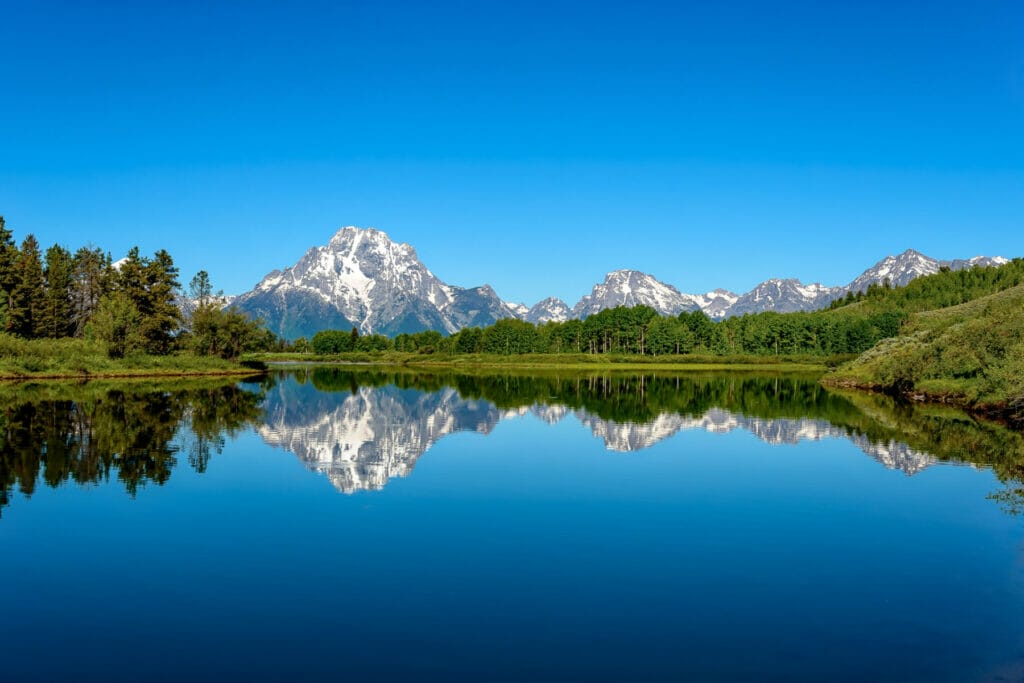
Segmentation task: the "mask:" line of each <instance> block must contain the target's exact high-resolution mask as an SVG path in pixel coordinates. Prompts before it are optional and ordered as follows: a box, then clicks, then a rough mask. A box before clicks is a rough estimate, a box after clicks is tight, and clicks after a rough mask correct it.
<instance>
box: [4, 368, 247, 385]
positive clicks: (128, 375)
mask: <svg viewBox="0 0 1024 683" xmlns="http://www.w3.org/2000/svg"><path fill="white" fill-rule="evenodd" d="M266 372H267V371H266V370H259V369H252V368H239V369H237V370H195V371H190V370H170V369H168V370H165V371H160V370H139V371H130V370H117V371H111V372H78V373H48V372H40V373H24V374H10V373H0V382H3V383H5V384H17V383H18V382H35V381H40V380H47V381H50V380H52V381H63V382H66V381H91V380H101V379H160V378H164V379H174V378H179V377H253V376H260V375H264V374H266Z"/></svg>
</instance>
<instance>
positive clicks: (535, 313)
mask: <svg viewBox="0 0 1024 683" xmlns="http://www.w3.org/2000/svg"><path fill="white" fill-rule="evenodd" d="M520 317H521V319H522V320H525V321H526V322H528V323H533V324H534V325H540V324H543V323H546V322H551V321H554V322H556V323H560V322H565V321H566V320H568V319H569V318H570V317H572V310H570V308H569V306H568V304H566V303H565V302H564V301H562V300H561V299H558V298H556V297H553V296H551V297H548V298H547V299H544V300H543V301H538V302H537V303H535V304H534V305H533V307H531V308H530V309H529V310H528V311H526V313H525V314H524V315H522V316H520Z"/></svg>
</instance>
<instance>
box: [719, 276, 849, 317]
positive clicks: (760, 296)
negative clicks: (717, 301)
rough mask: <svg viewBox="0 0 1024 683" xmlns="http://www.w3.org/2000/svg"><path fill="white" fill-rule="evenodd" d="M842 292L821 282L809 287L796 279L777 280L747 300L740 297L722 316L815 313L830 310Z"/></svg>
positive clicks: (750, 295) (749, 294) (764, 286)
mask: <svg viewBox="0 0 1024 683" xmlns="http://www.w3.org/2000/svg"><path fill="white" fill-rule="evenodd" d="M841 290H842V288H839V287H826V286H824V285H822V284H819V283H817V282H815V283H813V284H809V285H805V284H803V283H801V282H800V281H799V280H795V279H787V280H778V279H774V278H773V279H771V280H765V281H764V282H762V283H761V284H759V285H758V286H757V287H754V288H753V289H752V290H750V291H749V292H747V293H746V294H744V295H743V296H741V297H738V298H737V299H736V301H735V302H734V303H733V305H732V306H730V307H729V308H727V309H726V310H725V312H724V313H723V314H722V315H723V316H733V315H743V314H744V313H761V312H763V311H777V312H779V313H790V312H792V311H813V310H816V309H819V308H823V307H825V306H828V304H829V303H830V302H831V301H832V300H833V299H835V298H836V297H837V296H838V295H839V292H840V291H841Z"/></svg>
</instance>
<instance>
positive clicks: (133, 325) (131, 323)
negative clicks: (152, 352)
mask: <svg viewBox="0 0 1024 683" xmlns="http://www.w3.org/2000/svg"><path fill="white" fill-rule="evenodd" d="M141 319H142V315H141V314H140V313H139V309H138V308H136V306H135V302H133V301H132V300H131V298H130V297H129V296H128V294H126V293H124V292H113V293H112V294H107V295H105V296H104V297H103V298H101V299H100V303H99V306H97V307H96V311H95V313H94V314H93V316H92V320H91V321H90V322H89V327H88V334H89V336H91V337H94V338H95V339H99V340H100V341H102V342H103V343H104V344H105V345H106V348H107V355H109V356H110V357H111V358H124V357H125V356H126V355H128V354H129V353H132V352H134V351H138V350H140V349H142V346H143V344H144V342H145V339H144V338H143V337H142V335H141V334H140V333H139V321H140V320H141Z"/></svg>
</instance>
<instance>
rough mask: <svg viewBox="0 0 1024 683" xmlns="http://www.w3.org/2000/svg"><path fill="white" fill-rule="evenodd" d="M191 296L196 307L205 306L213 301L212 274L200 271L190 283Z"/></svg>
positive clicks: (189, 291)
mask: <svg viewBox="0 0 1024 683" xmlns="http://www.w3.org/2000/svg"><path fill="white" fill-rule="evenodd" d="M188 293H189V296H190V297H192V299H193V300H194V301H195V303H196V306H205V305H207V304H208V303H210V302H211V301H212V299H213V285H211V284H210V274H209V273H207V272H206V271H205V270H200V271H199V272H198V273H196V275H195V277H193V278H192V280H191V281H190V282H189V283H188Z"/></svg>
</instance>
